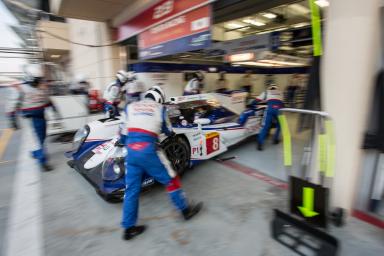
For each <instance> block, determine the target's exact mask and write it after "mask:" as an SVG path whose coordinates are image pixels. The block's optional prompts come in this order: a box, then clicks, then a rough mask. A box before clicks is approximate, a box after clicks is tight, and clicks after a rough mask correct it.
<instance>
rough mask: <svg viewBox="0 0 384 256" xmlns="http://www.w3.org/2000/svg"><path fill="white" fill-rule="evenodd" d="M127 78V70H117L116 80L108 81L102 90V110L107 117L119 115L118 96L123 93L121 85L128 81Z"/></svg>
mask: <svg viewBox="0 0 384 256" xmlns="http://www.w3.org/2000/svg"><path fill="white" fill-rule="evenodd" d="M128 78H129V74H128V72H126V71H124V70H119V71H118V72H117V74H116V80H115V81H114V82H112V83H110V84H109V85H108V86H107V88H105V90H104V95H103V99H104V100H105V103H104V112H105V113H106V114H107V115H108V116H109V117H112V116H119V115H120V113H119V108H118V105H119V103H120V98H121V96H122V95H123V93H124V88H123V87H124V85H125V83H126V82H128Z"/></svg>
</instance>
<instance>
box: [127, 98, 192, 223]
mask: <svg viewBox="0 0 384 256" xmlns="http://www.w3.org/2000/svg"><path fill="white" fill-rule="evenodd" d="M125 126H126V127H125V129H126V131H127V137H126V138H125V142H124V144H125V146H126V148H127V150H128V154H127V157H126V159H125V164H126V174H125V184H126V189H125V194H124V205H123V217H122V223H121V225H122V227H123V228H125V229H127V228H130V227H133V226H135V224H136V222H137V212H138V206H139V195H140V189H141V183H142V178H143V175H144V173H146V174H148V175H150V176H152V177H153V178H154V179H155V180H156V181H157V182H159V183H161V184H163V185H164V186H166V189H167V191H168V194H169V196H170V199H171V201H172V203H173V204H174V205H175V207H176V208H177V209H178V210H179V211H183V210H185V209H186V208H187V207H188V204H187V201H186V198H185V196H184V192H183V190H182V189H181V184H180V180H179V178H178V177H177V175H176V172H175V171H174V170H173V168H172V166H171V164H170V162H169V161H168V159H167V157H166V155H165V153H164V152H163V151H161V150H160V149H159V148H158V146H157V143H158V136H159V134H161V133H163V132H164V133H166V134H167V135H169V134H171V126H170V123H169V121H168V117H167V113H166V110H165V107H163V106H162V105H161V104H159V103H156V102H155V101H152V100H150V99H144V100H141V101H138V102H133V103H131V104H129V105H127V106H126V122H125Z"/></svg>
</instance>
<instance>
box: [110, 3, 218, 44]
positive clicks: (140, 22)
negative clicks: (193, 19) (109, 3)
mask: <svg viewBox="0 0 384 256" xmlns="http://www.w3.org/2000/svg"><path fill="white" fill-rule="evenodd" d="M211 2H212V0H211V1H207V0H188V1H186V0H162V1H160V2H159V3H157V4H155V5H154V6H152V7H150V8H148V9H146V10H145V11H144V12H142V13H140V14H139V15H137V16H136V17H134V18H133V19H130V20H128V21H126V22H125V23H123V24H122V25H120V26H119V27H118V31H117V40H118V41H122V40H125V39H127V38H130V37H132V36H135V35H137V34H139V33H141V32H143V31H144V30H147V29H149V28H151V27H152V26H156V25H158V24H160V23H163V22H165V21H167V20H169V19H173V18H174V17H177V16H180V15H181V14H184V13H187V12H190V11H192V10H194V9H197V8H199V7H201V6H204V5H207V4H209V3H211Z"/></svg>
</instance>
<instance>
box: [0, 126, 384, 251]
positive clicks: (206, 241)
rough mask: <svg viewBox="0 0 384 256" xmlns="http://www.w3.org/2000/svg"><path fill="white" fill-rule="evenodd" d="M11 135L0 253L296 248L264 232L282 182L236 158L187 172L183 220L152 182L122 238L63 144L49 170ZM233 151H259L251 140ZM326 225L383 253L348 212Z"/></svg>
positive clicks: (114, 209) (377, 235)
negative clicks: (344, 220) (195, 207)
mask: <svg viewBox="0 0 384 256" xmlns="http://www.w3.org/2000/svg"><path fill="white" fill-rule="evenodd" d="M1 132H3V131H1ZM22 133H24V130H23V131H22ZM14 136H15V135H13V138H12V139H15V140H17V139H23V144H22V145H21V147H20V148H19V149H15V148H13V147H10V146H8V147H7V149H6V155H7V154H10V153H9V152H12V151H13V150H17V151H18V153H19V159H20V160H21V162H23V161H24V162H26V163H25V164H22V163H20V162H19V163H17V164H15V163H11V164H10V165H7V166H8V167H6V168H9V169H4V166H3V165H1V172H0V175H2V176H1V179H0V183H1V184H0V189H1V192H2V193H1V196H2V201H1V203H2V205H1V206H2V208H1V212H0V213H1V214H2V215H1V218H0V220H1V223H0V227H1V228H2V232H0V233H1V234H2V233H4V234H5V235H4V236H2V237H1V236H0V239H2V242H3V246H2V255H5V256H9V255H12V256H19V255H20V256H21V255H29V256H30V255H32V256H34V255H36V256H40V255H53V256H59V255H90V256H96V255H100V256H104V255H116V256H117V255H191V256H192V255H224V256H226V255H228V256H233V255H276V256H281V255H288V256H289V255H295V254H294V253H293V252H291V251H290V250H289V249H287V248H285V247H284V246H282V245H280V244H279V243H277V242H275V241H274V240H272V239H271V237H270V221H271V218H272V209H273V208H279V209H284V208H285V205H286V198H287V191H286V190H285V189H284V183H282V182H280V181H278V180H275V179H271V178H268V177H266V176H263V175H261V174H260V173H257V171H256V170H254V169H251V168H248V169H246V168H245V169H244V168H238V167H239V166H236V165H232V166H230V165H229V163H233V162H236V161H238V159H236V160H228V161H226V162H222V163H220V162H217V161H214V160H210V161H207V162H204V163H202V164H200V165H198V166H196V167H195V168H193V169H192V170H190V171H188V172H186V174H185V175H184V177H183V179H182V182H183V185H184V189H185V191H186V193H187V195H188V197H189V198H191V199H194V200H196V201H198V200H201V201H204V203H205V207H204V209H203V210H202V212H201V213H200V214H199V215H198V216H196V217H195V218H193V219H192V220H190V221H188V222H185V221H183V220H182V219H181V218H180V216H179V215H178V213H177V212H176V211H175V210H174V209H173V208H172V205H171V204H170V202H169V200H168V198H167V195H166V192H165V190H164V188H162V187H160V186H155V187H153V189H151V190H150V191H148V192H146V193H143V194H142V196H141V198H140V212H139V216H140V220H139V223H140V224H146V225H148V230H147V231H146V232H145V233H144V234H142V235H141V236H139V237H137V238H135V239H134V240H132V241H123V240H122V239H121V234H122V230H121V228H120V227H119V223H120V218H121V208H122V204H109V203H106V202H105V201H103V200H102V199H101V198H100V197H99V196H98V195H97V194H96V193H95V191H94V189H93V187H91V186H90V185H89V184H88V182H87V181H86V180H84V179H83V178H82V177H81V176H80V175H79V174H78V173H77V172H76V171H74V170H72V169H70V168H69V167H68V166H67V165H66V159H65V157H64V155H63V153H64V151H65V150H67V149H68V148H69V147H70V145H69V144H56V143H55V144H54V143H49V144H48V148H49V152H50V159H51V163H52V165H53V166H54V167H55V170H54V171H52V172H49V173H41V172H38V171H36V169H37V166H36V165H35V164H34V162H32V161H31V160H30V159H29V158H28V157H25V156H24V157H22V156H21V155H22V154H27V152H26V149H25V147H24V146H23V145H27V144H28V140H29V139H30V138H29V137H24V136H23V135H21V136H22V137H21V138H20V136H17V137H14ZM268 148H269V149H268V150H273V147H272V146H269V147H268ZM276 148H277V146H276ZM251 150H252V152H251ZM266 150H267V148H266ZM264 152H267V151H264ZM264 152H263V153H264ZM234 153H236V154H237V155H243V154H244V156H245V155H247V154H251V153H252V154H253V156H257V155H258V154H260V153H259V152H257V151H256V150H255V144H254V142H253V141H249V142H247V143H245V144H243V145H242V146H241V147H237V148H235V149H234ZM228 154H229V153H228ZM13 155H15V154H13ZM248 164H249V163H248ZM7 170H8V171H7ZM245 170H247V171H245ZM258 170H259V171H261V170H260V168H258ZM252 172H254V173H255V174H253V173H252ZM31 173H34V176H31V175H30V174H31ZM265 173H268V172H267V171H265ZM14 176H15V177H14ZM271 176H272V175H271ZM7 186H8V187H7ZM3 188H6V189H3ZM32 188H34V189H32ZM7 195H8V196H7ZM7 213H8V214H7ZM5 216H8V217H5ZM5 222H6V223H5ZM4 228H5V230H4ZM331 231H332V234H333V235H335V236H336V237H337V238H338V239H339V240H340V241H341V244H342V250H341V254H340V255H348V256H351V255H356V256H357V255H359V256H360V255H382V252H383V251H384V231H383V230H382V229H379V228H377V227H374V226H371V225H369V224H367V223H364V222H361V221H359V220H357V219H355V218H350V219H349V220H348V225H347V226H346V227H344V228H340V229H338V228H332V230H331Z"/></svg>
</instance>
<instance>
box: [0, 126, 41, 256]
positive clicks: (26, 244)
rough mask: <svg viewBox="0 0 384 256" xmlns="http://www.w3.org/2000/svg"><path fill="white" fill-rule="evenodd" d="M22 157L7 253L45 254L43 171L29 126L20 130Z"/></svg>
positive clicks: (8, 255)
mask: <svg viewBox="0 0 384 256" xmlns="http://www.w3.org/2000/svg"><path fill="white" fill-rule="evenodd" d="M21 136H22V138H21V141H24V143H23V144H22V145H21V148H20V151H19V158H18V162H17V165H16V174H15V181H14V185H13V193H12V199H11V203H10V212H9V219H8V226H7V230H6V237H5V247H4V249H5V251H4V252H3V253H2V255H4V256H24V255H28V256H42V255H44V243H43V226H42V209H41V207H42V206H41V180H40V175H41V173H40V171H39V168H38V165H37V163H36V162H35V160H34V159H32V158H30V157H29V153H28V151H29V149H28V147H29V145H30V144H31V140H32V139H33V137H32V133H31V131H30V130H29V129H25V130H23V132H22V134H21Z"/></svg>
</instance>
